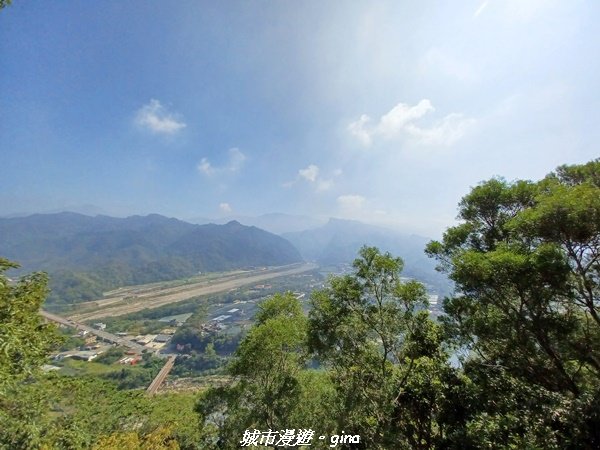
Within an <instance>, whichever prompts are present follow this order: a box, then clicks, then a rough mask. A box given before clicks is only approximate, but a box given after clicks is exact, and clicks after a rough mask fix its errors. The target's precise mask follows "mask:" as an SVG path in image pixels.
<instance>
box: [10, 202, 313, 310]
mask: <svg viewBox="0 0 600 450" xmlns="http://www.w3.org/2000/svg"><path fill="white" fill-rule="evenodd" d="M0 254H2V255H3V256H4V257H7V258H9V259H11V260H14V261H19V262H20V264H21V265H22V268H21V271H20V273H26V272H31V271H40V270H42V271H46V272H48V273H49V274H50V275H51V282H50V283H51V284H50V287H51V291H52V293H51V295H50V298H49V302H50V303H54V304H60V303H75V302H79V301H84V300H89V299H92V298H97V297H99V296H101V295H102V292H104V291H105V290H107V289H111V288H114V287H117V286H123V285H129V284H140V283H149V282H153V281H162V280H170V279H175V278H180V277H185V276H190V275H193V274H195V273H198V272H199V271H202V272H205V271H221V270H230V269H236V268H243V267H251V266H266V265H269V266H271V265H283V264H290V263H294V262H299V261H301V260H302V258H301V256H300V254H299V253H298V251H297V250H296V249H295V248H294V247H293V246H292V245H291V244H290V243H289V242H287V241H286V240H285V239H282V238H281V237H279V236H276V235H273V234H271V233H268V232H266V231H263V230H260V229H258V228H255V227H246V226H243V225H241V224H239V223H238V222H229V223H227V224H225V225H213V224H209V225H193V224H189V223H186V222H183V221H180V220H177V219H172V218H167V217H163V216H160V215H157V214H153V215H149V216H144V217H142V216H132V217H128V218H125V219H119V218H114V217H107V216H96V217H89V216H84V215H81V214H75V213H59V214H35V215H32V216H28V217H22V218H11V219H0Z"/></svg>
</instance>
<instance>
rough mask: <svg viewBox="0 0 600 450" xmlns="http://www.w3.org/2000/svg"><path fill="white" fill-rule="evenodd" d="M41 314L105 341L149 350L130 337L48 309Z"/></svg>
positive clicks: (41, 311) (136, 349) (134, 348)
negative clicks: (102, 329)
mask: <svg viewBox="0 0 600 450" xmlns="http://www.w3.org/2000/svg"><path fill="white" fill-rule="evenodd" d="M40 314H41V315H42V317H44V318H46V319H47V320H50V321H52V322H56V323H59V324H62V325H66V326H68V327H72V328H76V329H78V330H83V331H87V332H88V333H90V334H93V335H95V336H98V337H99V338H100V339H102V340H103V341H107V342H111V343H113V344H118V345H122V346H123V347H128V348H130V349H132V350H135V351H138V352H141V351H142V350H147V348H146V347H144V346H143V345H140V344H136V343H135V342H133V341H130V340H129V339H125V338H122V337H120V336H117V335H115V334H112V333H107V332H106V331H101V330H97V329H95V328H92V327H89V326H87V325H84V324H82V323H78V322H74V321H72V320H69V319H65V318H64V317H60V316H57V315H56V314H52V313H49V312H48V311H44V310H40Z"/></svg>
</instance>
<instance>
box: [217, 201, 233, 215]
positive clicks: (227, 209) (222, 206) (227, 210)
mask: <svg viewBox="0 0 600 450" xmlns="http://www.w3.org/2000/svg"><path fill="white" fill-rule="evenodd" d="M219 209H220V210H221V212H223V213H230V212H231V211H232V209H231V205H230V204H229V203H219Z"/></svg>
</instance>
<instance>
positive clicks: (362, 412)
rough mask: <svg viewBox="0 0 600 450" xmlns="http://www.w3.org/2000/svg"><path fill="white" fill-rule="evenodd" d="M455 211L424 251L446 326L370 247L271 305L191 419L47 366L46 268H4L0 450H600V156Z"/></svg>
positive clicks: (387, 258)
mask: <svg viewBox="0 0 600 450" xmlns="http://www.w3.org/2000/svg"><path fill="white" fill-rule="evenodd" d="M459 217H460V219H461V222H460V224H459V225H457V226H454V227H452V228H449V229H448V230H447V231H446V233H445V234H444V237H443V239H442V240H441V241H440V242H435V241H434V242H431V243H429V245H428V246H427V253H428V254H429V255H431V256H432V257H434V258H435V259H436V260H437V261H438V263H439V264H440V269H441V270H443V271H445V272H446V273H448V274H449V276H450V278H451V279H452V280H453V281H454V282H455V283H456V286H457V291H456V293H455V295H453V296H451V297H448V298H446V299H445V302H444V310H445V315H444V316H442V318H441V320H439V321H435V320H432V318H431V317H430V316H429V313H428V310H427V295H426V291H425V289H424V286H423V285H422V284H420V283H419V282H417V281H402V279H401V276H400V275H401V273H402V268H403V261H402V259H401V258H399V257H396V256H394V255H391V254H389V253H387V252H383V251H380V250H379V249H377V248H375V247H367V246H365V247H363V248H362V249H361V250H360V252H359V254H358V257H357V258H356V259H355V261H354V263H353V272H352V273H349V274H346V275H343V276H338V277H333V278H331V279H330V280H329V283H328V285H327V286H326V287H325V288H324V289H321V290H318V291H316V292H315V293H313V296H312V298H311V309H310V311H309V312H308V314H306V312H305V311H304V310H303V308H302V306H301V303H300V302H299V300H298V299H297V298H296V297H295V296H294V295H292V294H291V293H287V294H278V295H275V296H273V297H271V298H268V299H266V300H264V301H263V302H262V303H261V304H260V305H259V308H258V312H257V313H256V316H255V317H254V325H253V326H252V327H251V328H250V330H249V331H248V333H247V334H246V336H245V338H244V339H243V340H242V341H241V343H240V345H239V347H238V349H237V351H236V352H235V356H234V358H233V360H232V361H231V362H230V364H229V365H228V367H227V378H226V379H225V380H224V381H223V382H221V383H219V384H218V385H215V386H213V387H210V388H208V389H205V390H203V391H202V392H201V393H199V394H197V395H196V396H195V399H194V401H195V408H194V411H195V414H192V413H191V411H190V407H189V403H190V397H187V396H183V397H180V400H179V401H178V400H177V399H176V398H175V399H174V398H172V397H164V400H162V401H160V402H159V403H157V402H156V401H154V400H152V399H148V398H144V397H143V396H142V395H140V394H136V393H134V392H129V391H119V390H117V389H115V385H114V384H113V383H111V382H107V381H102V382H99V381H98V380H94V379H92V378H88V379H84V380H71V379H67V378H65V377H62V376H56V375H44V374H42V373H41V371H40V370H39V369H40V366H41V364H43V362H44V361H45V360H46V357H47V355H48V352H49V351H50V350H51V349H52V348H55V347H56V345H57V336H56V334H55V333H54V331H53V328H52V327H51V326H48V325H44V324H43V323H42V321H41V318H40V316H39V314H38V310H39V307H40V305H41V303H42V301H43V300H44V297H45V295H46V293H47V290H46V279H45V276H44V275H40V274H37V275H35V274H34V275H31V276H29V277H26V278H24V279H22V280H21V281H20V282H18V283H16V284H15V283H8V282H7V280H6V278H5V276H4V274H3V272H5V271H6V270H7V269H8V268H9V267H11V263H9V262H7V261H6V260H0V272H2V273H0V346H1V348H2V350H3V351H2V352H0V406H1V407H0V448H6V449H31V448H59V449H79V448H94V449H114V448H132V449H143V448H153V449H157V450H158V449H180V448H181V449H190V450H191V449H215V450H216V449H234V448H239V447H240V445H241V444H242V443H244V444H245V445H247V446H248V445H250V446H252V445H253V444H251V443H252V442H257V444H256V445H257V446H261V447H265V448H268V446H269V445H270V446H271V448H277V447H282V446H284V445H286V444H281V442H284V443H285V442H287V443H290V442H292V444H290V445H292V446H293V445H296V446H298V445H300V444H297V443H299V442H300V443H304V445H307V443H308V444H310V445H311V446H312V448H332V447H337V448H344V449H351V448H353V449H381V450H396V449H473V450H475V449H484V448H489V449H522V448H523V449H556V450H559V449H573V450H575V449H596V448H599V447H600V400H599V399H600V363H599V361H600V319H599V317H600V311H599V308H600V160H595V161H592V162H590V163H588V164H585V165H580V166H562V167H559V168H558V169H557V170H556V172H555V173H551V174H549V175H548V176H547V177H545V178H544V179H543V180H541V181H539V182H530V181H515V182H507V181H505V180H502V179H491V180H488V181H486V182H483V183H481V184H480V185H478V186H477V187H475V188H473V189H472V190H471V192H470V193H468V194H467V195H466V196H465V197H464V198H463V199H462V201H461V202H460V204H459ZM210 349H211V350H212V352H213V355H212V356H213V357H214V348H212V346H210ZM208 351H209V350H207V352H208ZM453 357H454V358H453ZM451 361H454V362H451ZM183 405H186V407H183ZM92 424H93V425H92ZM290 439H291V441H290ZM342 439H345V440H342ZM294 442H295V443H296V444H294ZM248 443H250V444H248ZM278 443H279V444H278Z"/></svg>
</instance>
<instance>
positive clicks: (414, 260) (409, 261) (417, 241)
mask: <svg viewBox="0 0 600 450" xmlns="http://www.w3.org/2000/svg"><path fill="white" fill-rule="evenodd" d="M282 236H283V237H285V238H286V239H287V240H289V241H290V242H291V243H292V244H294V246H295V247H296V248H297V249H298V250H300V253H301V254H302V257H303V258H304V259H306V260H308V261H317V262H318V263H319V264H322V265H332V264H340V263H350V262H352V261H353V260H354V259H355V258H356V255H357V254H358V250H359V249H360V248H361V247H362V246H363V245H372V246H376V247H379V248H380V249H381V250H382V251H388V252H390V253H392V254H393V255H394V256H400V257H402V259H403V260H404V263H405V266H404V271H403V275H406V276H408V277H414V278H417V279H419V280H420V281H424V282H426V283H428V284H430V285H431V286H432V287H433V288H435V289H436V290H437V291H438V292H439V293H440V294H445V293H448V292H449V291H450V290H451V284H450V283H449V281H448V279H447V278H446V277H445V276H443V275H441V274H440V273H438V272H436V271H435V263H434V262H433V261H432V260H431V259H429V258H428V257H427V256H426V255H425V253H424V250H425V245H426V244H427V242H429V241H430V239H428V238H425V237H422V236H416V235H407V234H402V233H399V232H396V231H393V230H389V229H387V228H381V227H377V226H373V225H367V224H364V223H361V222H357V221H354V220H341V219H330V220H329V222H327V224H325V225H323V226H322V227H319V228H315V229H312V230H305V231H301V232H295V233H284V234H282Z"/></svg>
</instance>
